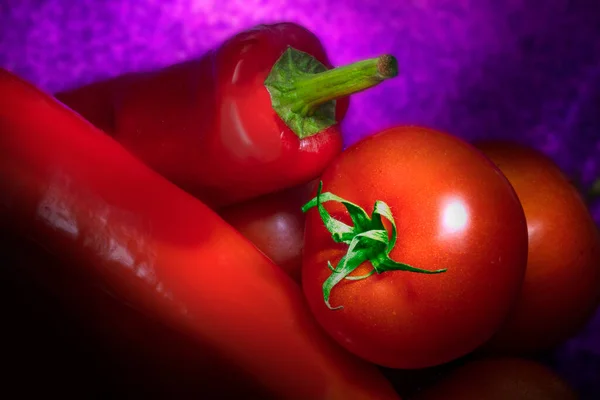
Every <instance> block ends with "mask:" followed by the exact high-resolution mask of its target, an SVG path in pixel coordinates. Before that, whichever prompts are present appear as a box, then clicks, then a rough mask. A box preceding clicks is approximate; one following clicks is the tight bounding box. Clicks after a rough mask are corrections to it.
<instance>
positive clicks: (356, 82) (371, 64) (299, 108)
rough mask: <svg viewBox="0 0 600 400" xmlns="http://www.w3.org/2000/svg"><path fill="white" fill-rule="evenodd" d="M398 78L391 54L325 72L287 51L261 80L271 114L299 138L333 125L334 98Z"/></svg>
mask: <svg viewBox="0 0 600 400" xmlns="http://www.w3.org/2000/svg"><path fill="white" fill-rule="evenodd" d="M397 75H398V62H397V61H396V58H394V57H393V56H391V55H388V54H386V55H382V56H380V57H377V58H372V59H368V60H364V61H358V62H356V63H353V64H350V65H345V66H342V67H337V68H333V69H330V70H328V69H327V68H326V67H325V66H324V65H323V64H321V63H320V62H319V61H317V60H316V59H315V58H314V57H313V56H311V55H309V54H307V53H304V52H302V51H299V50H296V49H294V48H292V47H290V48H288V49H287V50H286V51H285V52H284V53H283V55H282V56H281V57H280V58H279V60H278V61H277V62H276V63H275V65H274V66H273V69H272V70H271V73H270V74H269V76H268V77H267V79H266V80H265V87H266V88H267V90H268V91H269V94H270V95H271V102H272V105H273V109H274V110H275V112H276V113H277V114H278V115H279V116H280V117H281V119H282V120H283V121H284V122H285V123H286V124H287V126H288V127H289V128H290V129H291V130H292V131H293V132H294V133H295V134H296V135H297V136H298V137H299V138H300V139H303V138H305V137H308V136H312V135H314V134H317V133H319V132H321V131H322V130H323V129H326V128H328V127H329V126H332V125H334V124H335V123H336V122H337V121H336V119H335V99H339V98H342V97H347V96H349V95H351V94H354V93H358V92H362V91H363V90H366V89H369V88H371V87H373V86H376V85H378V84H380V83H381V82H383V81H385V80H387V79H390V78H393V77H395V76H397Z"/></svg>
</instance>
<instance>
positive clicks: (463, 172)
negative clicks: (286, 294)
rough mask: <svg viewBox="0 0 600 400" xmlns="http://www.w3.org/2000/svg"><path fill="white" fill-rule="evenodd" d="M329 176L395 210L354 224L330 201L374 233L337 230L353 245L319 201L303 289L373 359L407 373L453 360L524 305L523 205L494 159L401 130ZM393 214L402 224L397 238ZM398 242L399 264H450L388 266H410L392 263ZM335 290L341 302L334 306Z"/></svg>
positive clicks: (346, 192)
mask: <svg viewBox="0 0 600 400" xmlns="http://www.w3.org/2000/svg"><path fill="white" fill-rule="evenodd" d="M322 181H323V191H324V192H330V193H333V194H335V195H337V196H340V197H341V198H343V199H346V200H348V201H350V202H352V203H354V204H356V205H357V206H360V207H362V208H363V209H365V210H366V211H367V213H369V214H370V213H371V211H372V210H373V208H374V204H375V202H376V201H382V202H385V203H386V204H387V205H388V206H389V210H386V207H385V206H384V205H382V204H381V203H378V205H377V207H378V208H377V209H378V211H379V213H378V214H376V215H374V216H373V219H370V218H371V217H370V216H367V217H365V216H364V215H363V216H362V217H361V216H360V215H358V214H357V215H358V217H355V219H356V221H351V219H350V217H349V214H348V211H347V210H346V209H345V207H344V206H343V205H342V204H341V203H339V202H337V201H327V202H325V203H322V204H321V206H322V207H323V209H322V210H323V211H325V210H327V211H328V212H329V213H330V214H331V216H332V217H333V218H335V219H337V220H339V221H341V222H343V223H345V224H347V225H348V226H353V225H356V223H358V224H359V225H360V227H361V230H362V231H368V232H369V233H366V234H364V235H362V236H356V234H357V233H358V231H357V230H352V229H351V228H348V229H350V230H348V229H346V228H343V227H338V228H339V229H342V230H343V229H346V233H345V234H344V235H342V236H341V238H338V240H346V243H343V242H341V243H336V242H334V241H333V238H332V235H331V234H330V232H329V231H328V230H327V228H326V227H325V225H324V222H323V220H322V217H321V215H320V212H319V209H318V208H317V207H312V206H314V205H315V202H314V201H311V203H309V205H308V206H307V207H305V209H307V208H310V209H309V210H308V211H307V215H306V227H305V243H304V254H303V267H302V268H303V269H302V285H303V288H304V292H305V295H306V297H307V299H308V303H309V305H310V308H311V310H312V312H313V314H314V315H315V317H316V319H317V320H318V321H319V322H320V324H321V325H322V326H323V327H324V329H325V330H326V331H327V332H328V333H329V334H330V335H331V336H333V337H334V338H335V339H336V340H337V341H338V342H339V343H340V344H341V345H342V346H343V347H345V348H346V349H348V350H349V351H350V352H352V353H354V354H356V355H358V356H360V357H362V358H364V359H366V360H368V361H371V362H373V363H375V364H378V365H382V366H386V367H391V368H407V369H412V368H424V367H428V366H433V365H437V364H441V363H444V362H447V361H450V360H452V359H455V358H458V357H460V356H462V355H464V354H466V353H469V352H471V351H472V350H474V349H475V348H476V347H478V346H480V345H481V344H483V343H484V342H485V341H487V340H489V338H490V337H491V336H492V335H493V333H494V332H495V331H496V330H497V329H498V328H499V327H500V325H501V323H502V322H503V321H504V319H505V317H506V316H507V314H508V312H509V309H510V308H511V306H512V305H513V304H514V302H515V299H516V297H517V295H518V293H519V291H520V287H521V283H522V280H523V276H524V273H525V265H526V261H527V259H526V257H527V226H526V223H525V216H524V214H523V209H522V207H521V204H520V203H519V200H518V198H517V196H516V194H515V193H514V191H513V189H512V187H511V186H510V184H509V183H508V181H507V180H506V178H505V177H504V175H502V173H501V172H500V171H499V170H498V169H497V168H496V167H495V166H494V165H493V163H492V162H490V161H489V160H488V159H487V158H486V157H485V156H484V155H483V154H481V152H479V151H477V150H476V149H475V148H474V147H472V146H471V145H470V144H467V143H465V142H464V141H462V140H460V139H458V138H456V137H453V136H451V135H448V134H445V133H442V132H437V131H434V130H431V129H426V128H421V127H397V128H393V129H389V130H386V131H384V132H381V133H379V134H377V135H375V136H371V137H368V138H366V139H364V140H362V141H360V142H358V143H356V144H355V145H353V146H351V147H350V148H348V149H347V150H346V151H344V152H343V153H342V154H341V155H340V156H339V157H338V158H337V159H336V160H334V162H333V163H332V164H331V165H330V166H329V167H328V168H327V170H326V171H325V172H324V174H323V176H322ZM326 197H327V196H326V195H325V193H323V195H322V197H320V198H322V199H325V198H326ZM313 200H314V199H313ZM311 207H312V208H311ZM353 210H354V211H356V208H353ZM389 211H391V213H392V214H393V219H394V220H395V223H396V227H397V242H396V243H395V245H394V243H392V240H391V239H392V236H393V235H392V234H393V229H392V225H391V224H390V223H388V221H387V219H386V215H387V214H386V213H388V212H389ZM378 215H379V216H378ZM325 216H326V215H325ZM365 218H366V219H365ZM378 220H383V221H384V222H383V226H382V224H381V223H377V221H378ZM329 223H331V222H329ZM382 229H384V230H383V233H382ZM386 232H387V233H386ZM353 235H354V236H353ZM350 243H353V244H352V245H350ZM351 247H352V248H353V250H352V251H350V248H351ZM388 249H390V250H391V252H390V253H389V257H390V258H391V260H395V261H396V262H399V263H406V264H408V265H410V266H412V267H414V268H419V269H423V270H428V271H433V270H438V269H447V270H446V272H442V273H439V274H435V275H431V274H424V273H413V272H406V271H388V272H381V269H382V268H383V267H387V268H403V267H404V266H403V265H402V264H397V263H394V262H391V261H389V260H388V261H386V253H387V251H388ZM349 251H350V253H351V254H350V257H347V256H345V255H346V253H347V252H349ZM342 257H344V259H342ZM366 259H369V260H370V262H368V261H364V260H366ZM345 260H349V262H348V263H345V264H344V262H345ZM328 261H329V262H331V268H333V267H334V266H335V269H336V271H337V272H333V271H332V270H331V269H330V267H329V266H328ZM340 261H342V262H340ZM338 263H340V265H339V266H338ZM354 266H357V268H356V269H355V270H354V272H352V273H351V275H350V276H357V275H364V274H367V273H369V271H371V270H373V267H374V266H377V267H378V268H379V271H377V272H378V273H375V274H374V275H371V276H369V277H368V278H365V279H361V280H349V279H343V277H344V275H346V273H348V270H350V269H353V267H354ZM340 271H344V272H340ZM338 280H339V283H336V281H338ZM332 284H334V285H333V287H331V286H332ZM328 293H330V298H329V301H330V305H331V307H332V308H334V309H331V308H329V307H328V305H327V303H326V301H325V300H326V299H327V294H328ZM339 306H342V307H343V308H342V309H339V308H337V307H339Z"/></svg>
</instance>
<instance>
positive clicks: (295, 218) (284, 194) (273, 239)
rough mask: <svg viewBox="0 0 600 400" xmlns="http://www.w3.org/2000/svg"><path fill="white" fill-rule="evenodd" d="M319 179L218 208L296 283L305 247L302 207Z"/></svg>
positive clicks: (299, 274)
mask: <svg viewBox="0 0 600 400" xmlns="http://www.w3.org/2000/svg"><path fill="white" fill-rule="evenodd" d="M316 187H317V181H311V182H309V183H308V184H305V185H301V186H296V187H293V188H291V189H286V190H283V191H279V192H275V193H271V194H268V195H266V196H262V197H258V198H256V199H252V200H249V201H246V202H243V203H239V204H234V205H232V206H229V207H226V208H223V209H221V210H219V215H220V216H221V217H222V218H223V219H224V220H225V221H227V223H229V224H230V225H231V226H233V227H234V228H235V229H236V230H237V231H238V232H240V233H241V234H242V235H244V237H245V238H246V239H248V240H250V241H251V242H252V243H253V244H254V245H255V246H256V247H258V249H259V250H260V251H262V252H263V253H264V254H265V255H266V256H267V257H269V258H270V259H271V260H272V261H273V262H274V263H275V264H277V265H278V266H279V267H281V268H282V269H283V270H284V271H285V272H286V273H287V274H288V275H289V276H290V277H291V278H292V279H294V280H295V281H296V282H297V283H300V282H301V270H302V248H303V247H304V246H303V245H304V219H305V217H304V213H303V212H302V206H303V205H304V204H306V203H307V202H308V201H309V200H310V199H311V198H312V194H313V193H314V192H315V190H316Z"/></svg>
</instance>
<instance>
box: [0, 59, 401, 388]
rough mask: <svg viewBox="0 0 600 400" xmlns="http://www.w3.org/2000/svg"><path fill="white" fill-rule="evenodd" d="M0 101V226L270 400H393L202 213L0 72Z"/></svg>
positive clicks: (267, 264) (277, 277)
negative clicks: (178, 335)
mask: <svg viewBox="0 0 600 400" xmlns="http://www.w3.org/2000/svg"><path fill="white" fill-rule="evenodd" d="M0 92H1V93H3V94H4V96H0V129H1V130H0V193H2V197H1V198H0V218H2V219H4V220H5V223H6V225H5V226H6V227H13V229H14V230H15V233H16V234H23V235H24V236H26V237H28V238H30V239H31V240H33V241H34V242H37V243H39V244H40V246H42V247H43V248H45V249H46V250H47V251H48V252H50V253H51V254H54V255H55V256H56V257H57V259H58V260H59V261H60V262H61V263H64V264H65V265H69V266H70V268H71V269H73V270H74V271H78V272H80V273H84V274H86V275H89V276H90V279H92V280H93V281H94V282H98V283H99V284H105V285H106V287H108V288H110V290H111V291H112V292H113V293H114V294H115V295H116V296H117V297H118V298H120V299H121V300H123V301H125V302H127V303H129V304H132V305H135V308H136V309H138V310H140V311H141V312H143V313H144V314H147V315H151V316H152V317H153V318H156V319H157V320H159V321H161V322H162V323H164V324H166V325H167V326H170V327H172V328H173V329H175V330H177V331H180V332H182V333H183V334H186V335H189V336H190V337H191V338H192V339H193V340H194V341H195V342H197V343H198V344H199V345H200V346H203V347H205V348H210V349H212V351H213V353H214V354H216V355H217V356H219V357H221V358H222V359H223V360H225V361H228V365H229V367H230V368H231V374H232V375H233V376H235V374H236V372H237V373H240V374H242V375H246V376H249V377H250V378H252V379H253V380H254V382H256V383H257V384H258V385H259V386H260V387H262V388H264V390H266V391H268V393H269V394H270V395H272V396H273V397H274V398H289V399H308V398H310V399H347V398H357V399H363V398H364V399H372V398H378V399H379V398H381V399H397V398H398V397H397V395H396V394H395V392H394V391H393V390H392V388H391V387H390V385H389V383H388V382H387V381H386V380H385V379H384V378H383V377H382V376H381V375H380V373H379V372H378V371H377V370H376V369H375V368H374V367H373V366H370V365H368V364H366V363H363V362H361V361H360V360H358V359H356V358H355V357H352V356H351V355H350V354H348V353H347V352H344V351H343V350H342V349H340V348H339V347H338V346H336V345H335V344H334V343H333V342H332V341H330V340H329V338H327V337H326V335H325V334H324V333H323V332H322V331H321V330H320V329H319V327H318V326H317V324H316V323H315V322H314V320H313V319H312V317H311V315H310V313H309V311H308V309H307V307H306V305H305V302H304V299H303V296H302V294H301V291H300V290H299V288H298V286H297V285H296V284H295V283H294V282H293V281H292V280H291V279H290V278H289V277H288V276H286V275H285V274H284V273H283V272H282V271H281V269H280V268H278V267H277V266H276V265H274V264H273V263H272V262H271V261H270V260H268V258H267V257H265V256H264V255H263V254H262V253H260V252H259V251H257V249H256V248H255V247H254V246H253V245H252V244H251V243H250V242H249V241H247V240H246V239H244V238H243V236H242V235H241V234H239V233H238V232H237V231H235V229H233V228H232V227H231V226H229V225H228V224H227V223H225V222H224V221H223V220H222V219H221V218H220V217H218V215H217V214H215V213H214V212H213V211H212V210H211V209H209V208H208V207H207V206H206V205H204V204H202V203H201V202H199V201H198V200H196V199H194V198H193V197H192V196H190V195H188V194H187V193H185V192H183V191H182V190H180V189H178V188H177V187H175V186H174V185H172V184H171V183H169V182H168V181H167V180H165V179H164V178H163V177H161V176H159V175H158V174H157V173H155V172H154V171H152V170H150V169H149V168H148V167H146V166H145V165H143V164H142V163H141V162H140V161H139V160H137V159H136V158H135V157H134V156H133V155H131V154H130V153H128V152H127V151H126V150H125V149H123V148H122V147H121V146H119V145H118V144H117V143H115V141H114V140H112V139H111V138H110V137H108V136H106V135H104V134H102V133H101V132H100V131H98V130H96V129H95V128H94V127H93V126H92V125H91V124H89V123H88V122H86V121H84V120H83V119H81V118H79V117H77V116H76V115H74V114H73V113H71V112H70V111H69V110H68V109H66V108H64V107H63V106H62V105H60V104H59V103H57V102H55V101H54V99H52V98H51V97H49V96H46V95H45V94H43V93H42V92H40V91H39V90H38V89H36V88H35V87H33V86H31V85H30V84H28V83H26V82H24V81H22V80H20V79H18V78H17V77H15V76H14V75H12V74H10V73H8V72H7V71H5V70H1V72H0ZM31 115H35V118H31ZM44 215H45V216H44ZM69 232H70V233H69ZM131 260H133V263H132V262H131ZM211 358H212V357H209V358H208V359H207V360H206V362H207V364H206V365H210V364H211V360H210V359H211Z"/></svg>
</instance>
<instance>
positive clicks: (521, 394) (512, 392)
mask: <svg viewBox="0 0 600 400" xmlns="http://www.w3.org/2000/svg"><path fill="white" fill-rule="evenodd" d="M577 398H578V397H577V395H576V393H575V392H574V391H573V389H572V388H571V387H569V386H568V384H567V383H566V382H564V381H563V380H562V379H561V378H560V377H559V376H558V375H556V373H555V372H553V371H551V370H550V369H548V368H547V367H545V366H544V365H542V364H539V363H537V362H534V361H531V360H526V359H520V358H489V359H482V360H476V361H471V362H469V363H467V364H465V365H463V366H461V367H458V368H457V369H456V370H454V371H452V372H451V373H450V374H449V375H448V376H447V377H445V378H444V379H443V380H442V381H441V382H439V383H437V384H436V385H435V386H433V387H432V388H429V389H427V390H425V391H423V392H421V393H420V394H418V395H417V396H415V397H414V400H482V399H485V400H508V399H515V400H516V399H518V400H576V399H577Z"/></svg>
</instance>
